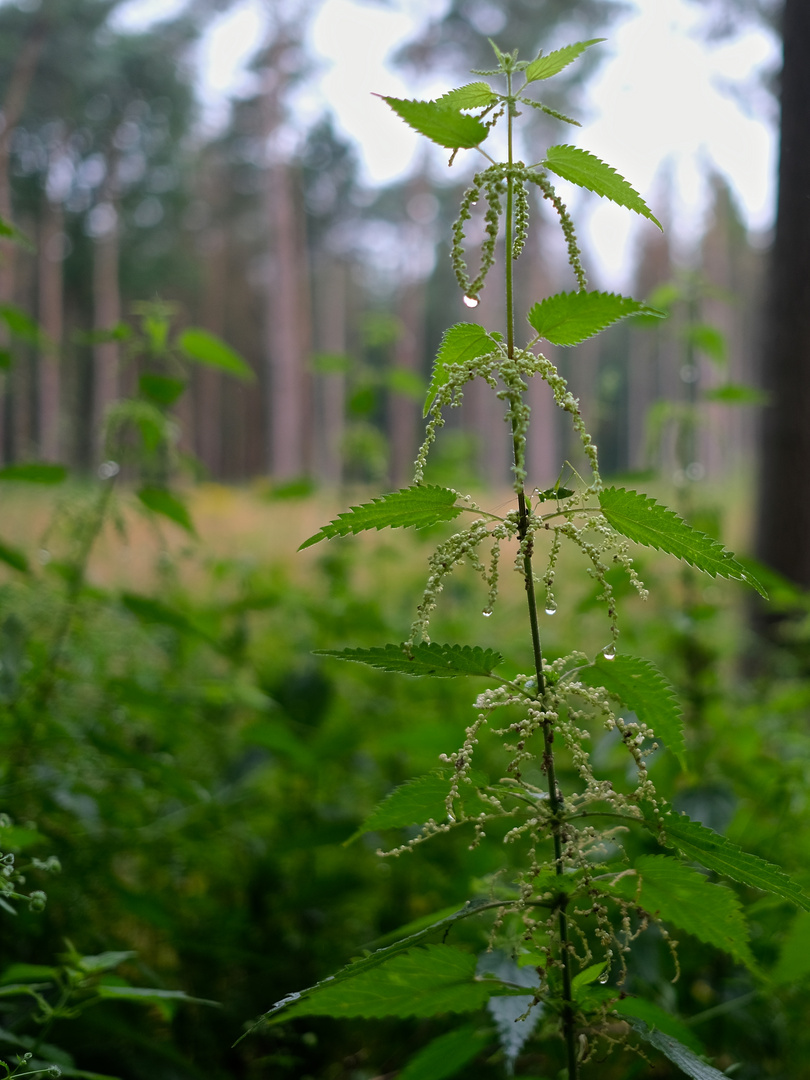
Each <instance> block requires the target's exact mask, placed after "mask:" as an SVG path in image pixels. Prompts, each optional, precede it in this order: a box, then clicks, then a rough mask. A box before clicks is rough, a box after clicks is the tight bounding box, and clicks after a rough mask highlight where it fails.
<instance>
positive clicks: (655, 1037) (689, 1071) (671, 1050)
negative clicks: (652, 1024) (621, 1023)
mask: <svg viewBox="0 0 810 1080" xmlns="http://www.w3.org/2000/svg"><path fill="white" fill-rule="evenodd" d="M627 1020H628V1023H629V1024H630V1026H631V1027H632V1028H633V1029H634V1030H635V1031H636V1032H637V1033H638V1034H639V1035H640V1036H641V1037H642V1039H646V1041H647V1042H648V1043H650V1045H651V1046H654V1047H655V1049H656V1050H660V1051H661V1053H662V1054H663V1055H664V1057H667V1058H669V1060H670V1061H671V1062H672V1064H673V1065H677V1066H678V1068H679V1069H680V1070H681V1072H684V1073H686V1075H687V1076H691V1078H692V1080H725V1073H721V1072H718V1070H717V1069H715V1068H714V1066H712V1065H707V1064H706V1062H705V1061H701V1060H700V1058H699V1057H698V1056H697V1054H693V1053H692V1051H691V1050H690V1049H689V1047H688V1046H684V1045H683V1044H682V1043H680V1042H678V1040H677V1039H675V1038H673V1037H672V1036H671V1035H667V1034H666V1033H665V1032H663V1031H659V1030H658V1029H657V1028H649V1027H647V1025H646V1024H645V1023H644V1021H643V1020H640V1019H637V1018H635V1017H628V1018H627Z"/></svg>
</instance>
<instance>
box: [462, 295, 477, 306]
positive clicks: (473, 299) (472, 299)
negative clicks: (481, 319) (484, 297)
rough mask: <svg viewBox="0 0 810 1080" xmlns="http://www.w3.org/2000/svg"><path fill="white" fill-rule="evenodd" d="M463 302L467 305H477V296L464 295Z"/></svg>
mask: <svg viewBox="0 0 810 1080" xmlns="http://www.w3.org/2000/svg"><path fill="white" fill-rule="evenodd" d="M464 303H465V304H466V305H467V307H478V297H477V296H465V297H464Z"/></svg>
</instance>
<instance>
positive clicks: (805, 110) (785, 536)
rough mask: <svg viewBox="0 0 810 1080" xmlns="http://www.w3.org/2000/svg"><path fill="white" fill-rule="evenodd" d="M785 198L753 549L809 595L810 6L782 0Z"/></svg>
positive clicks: (767, 351) (775, 260) (767, 353)
mask: <svg viewBox="0 0 810 1080" xmlns="http://www.w3.org/2000/svg"><path fill="white" fill-rule="evenodd" d="M782 31H783V33H782V36H783V42H784V54H783V56H784V59H783V67H782V81H781V139H780V151H779V195H778V210H777V219H776V236H775V240H774V247H773V254H772V264H771V271H770V293H769V297H768V309H767V312H766V318H765V340H764V343H763V348H762V357H763V369H764V370H763V383H764V387H765V389H766V390H767V391H768V392H769V394H770V398H771V403H770V405H769V406H768V407H767V408H766V409H765V415H764V420H763V425H762V466H761V473H760V479H759V505H758V511H757V538H756V550H757V555H758V557H759V558H760V559H761V560H762V561H763V562H764V563H766V564H767V565H769V566H771V567H772V568H773V569H775V570H778V571H779V572H780V573H781V574H783V575H785V577H787V578H789V579H790V580H791V581H793V582H795V583H796V584H797V585H800V586H802V587H803V588H805V589H807V588H810V63H808V61H807V57H808V55H810V4H808V2H807V0H785V6H784V13H783V25H782Z"/></svg>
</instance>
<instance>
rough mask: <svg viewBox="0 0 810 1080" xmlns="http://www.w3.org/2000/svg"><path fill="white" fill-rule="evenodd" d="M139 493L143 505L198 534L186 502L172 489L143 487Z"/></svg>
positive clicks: (192, 533) (193, 534)
mask: <svg viewBox="0 0 810 1080" xmlns="http://www.w3.org/2000/svg"><path fill="white" fill-rule="evenodd" d="M137 495H138V498H139V499H140V501H141V502H142V503H143V505H144V506H145V507H146V508H147V509H148V510H151V511H152V513H153V514H160V515H162V516H163V517H165V518H168V519H169V521H173V522H174V523H175V525H179V526H180V527H181V528H182V529H185V530H186V532H189V533H191V535H192V536H196V531H195V529H194V523H193V522H192V520H191V515H190V514H189V512H188V508H187V507H186V504H185V503H184V502H182V501H181V500H180V499H178V497H177V496H176V495H174V494H173V493H172V492H171V491H167V490H166V488H158V487H142V488H141V489H140V491H139V492H137Z"/></svg>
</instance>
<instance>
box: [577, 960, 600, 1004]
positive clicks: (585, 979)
mask: <svg viewBox="0 0 810 1080" xmlns="http://www.w3.org/2000/svg"><path fill="white" fill-rule="evenodd" d="M605 967H606V965H605V962H604V961H600V962H599V963H598V964H591V965H590V966H589V967H586V968H585V970H584V971H580V972H579V973H578V974H577V975H575V976H574V978H573V980H572V982H571V992H572V994H573V995H574V1000H576V999H577V998H578V997H579V996H580V995H579V991H581V990H584V989H585V987H586V986H590V985H591V983H595V982H596V980H597V979H598V978H599V976H600V975H602V973H603V972H604V970H605Z"/></svg>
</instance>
